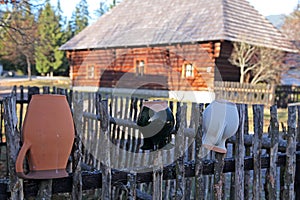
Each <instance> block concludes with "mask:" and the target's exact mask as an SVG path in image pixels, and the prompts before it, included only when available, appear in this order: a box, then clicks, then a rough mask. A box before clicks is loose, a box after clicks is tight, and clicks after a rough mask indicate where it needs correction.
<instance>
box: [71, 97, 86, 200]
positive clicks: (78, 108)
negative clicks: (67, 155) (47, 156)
mask: <svg viewBox="0 0 300 200" xmlns="http://www.w3.org/2000/svg"><path fill="white" fill-rule="evenodd" d="M73 97H74V99H73V105H74V108H73V119H74V124H75V141H74V145H73V149H72V168H73V169H72V171H73V177H72V180H73V181H72V199H74V200H81V199H82V174H81V162H82V153H83V152H82V138H83V94H82V93H78V92H75V94H74V96H73Z"/></svg>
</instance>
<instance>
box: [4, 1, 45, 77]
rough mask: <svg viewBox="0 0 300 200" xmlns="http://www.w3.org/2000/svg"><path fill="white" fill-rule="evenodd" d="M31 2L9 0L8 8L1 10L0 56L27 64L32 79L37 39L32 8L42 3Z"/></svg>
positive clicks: (15, 62) (17, 62)
mask: <svg viewBox="0 0 300 200" xmlns="http://www.w3.org/2000/svg"><path fill="white" fill-rule="evenodd" d="M31 2H33V1H30V0H20V1H11V2H10V1H9V2H7V4H8V5H7V6H6V9H4V10H3V9H2V10H0V15H1V16H2V17H1V19H0V41H1V53H0V56H1V57H2V59H6V60H9V61H10V62H11V63H14V64H15V65H19V64H20V65H24V66H27V73H28V77H29V79H30V80H31V66H32V64H33V63H34V43H35V39H36V22H35V20H34V14H33V12H32V9H38V8H39V7H40V6H41V5H42V4H33V3H31Z"/></svg>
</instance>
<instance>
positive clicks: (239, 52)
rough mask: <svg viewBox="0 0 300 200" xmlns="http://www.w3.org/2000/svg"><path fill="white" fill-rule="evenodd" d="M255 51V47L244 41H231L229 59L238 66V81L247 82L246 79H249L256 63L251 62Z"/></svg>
mask: <svg viewBox="0 0 300 200" xmlns="http://www.w3.org/2000/svg"><path fill="white" fill-rule="evenodd" d="M255 52H256V47H255V46H252V45H250V44H247V43H246V42H234V43H233V52H232V54H231V57H230V58H229V61H230V62H231V64H233V65H235V66H237V67H239V68H240V83H245V82H248V80H246V79H249V77H250V76H249V75H250V72H251V70H253V69H254V68H255V67H256V65H257V64H255V63H253V62H252V61H253V57H254V54H255Z"/></svg>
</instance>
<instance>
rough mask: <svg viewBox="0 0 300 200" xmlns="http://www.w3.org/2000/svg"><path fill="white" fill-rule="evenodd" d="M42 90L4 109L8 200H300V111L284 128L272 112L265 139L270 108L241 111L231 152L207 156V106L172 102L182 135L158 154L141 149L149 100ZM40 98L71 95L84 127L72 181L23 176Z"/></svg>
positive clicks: (9, 101) (1, 194)
mask: <svg viewBox="0 0 300 200" xmlns="http://www.w3.org/2000/svg"><path fill="white" fill-rule="evenodd" d="M40 90H41V89H40V88H36V87H32V88H29V89H28V93H26V94H24V91H23V90H22V88H21V89H17V88H15V90H14V91H13V92H12V94H11V95H10V96H8V97H6V98H5V99H4V100H3V101H2V102H1V109H2V110H1V119H3V121H2V120H1V127H2V126H4V125H5V137H2V139H1V143H2V144H5V146H6V147H7V148H6V153H7V170H8V174H7V176H5V177H2V178H1V179H0V199H8V198H11V199H24V198H26V199H29V198H36V199H51V198H58V199H59V198H61V199H64V198H65V199H70V198H72V199H197V200H198V199H272V200H273V199H300V187H299V186H300V143H299V141H300V129H299V127H300V106H290V107H288V109H287V112H288V120H287V122H286V124H287V125H286V126H285V125H282V127H280V122H279V121H278V117H277V107H276V106H275V105H274V106H271V107H270V112H269V113H270V121H269V122H268V132H264V131H263V126H264V124H263V123H264V112H263V110H264V106H263V105H253V106H252V107H250V106H248V105H245V104H238V111H239V117H240V124H239V129H238V131H237V133H236V135H235V136H233V137H231V138H229V139H228V141H227V149H228V152H227V153H226V154H220V153H216V152H211V151H205V149H204V148H202V134H203V132H202V117H203V116H202V113H203V110H204V109H205V105H203V104H196V103H183V102H169V106H170V108H171V109H172V111H173V113H174V115H175V116H176V128H175V130H176V134H174V135H173V136H172V139H171V141H170V142H171V144H172V145H171V147H170V148H169V149H165V150H161V151H158V152H155V153H154V154H152V153H153V152H150V151H142V150H141V149H140V146H141V145H142V143H143V141H142V139H141V136H140V134H141V133H140V132H139V130H138V128H137V126H136V123H135V122H136V119H137V115H138V113H139V111H140V108H141V105H142V102H143V101H144V100H143V99H138V98H135V97H121V96H120V97H117V96H109V95H108V96H105V95H103V94H100V93H80V92H72V91H68V90H64V89H57V88H53V89H52V90H51V88H47V87H44V88H43V90H42V91H40ZM39 92H42V93H59V94H64V95H67V99H68V100H69V104H70V107H71V109H72V112H73V119H74V124H75V127H76V137H75V140H74V146H73V151H72V155H71V156H70V161H69V164H68V168H67V171H68V172H69V177H66V178H60V179H53V180H23V179H20V178H18V177H17V176H16V173H15V167H14V166H15V160H16V156H17V154H18V151H19V149H20V141H21V139H20V138H21V131H20V130H21V127H22V120H23V117H24V114H25V113H26V107H27V104H28V103H29V100H30V96H31V95H32V94H36V93H39ZM27 96H28V97H27ZM17 97H18V98H17ZM249 109H252V110H253V113H254V115H253V124H250V123H249V115H248V113H249V112H248V111H249ZM17 119H18V120H17ZM250 126H251V127H252V126H253V134H252V133H251V134H250V133H249V128H250ZM2 147H3V146H1V149H3V148H2ZM2 152H3V151H2ZM0 153H1V152H0Z"/></svg>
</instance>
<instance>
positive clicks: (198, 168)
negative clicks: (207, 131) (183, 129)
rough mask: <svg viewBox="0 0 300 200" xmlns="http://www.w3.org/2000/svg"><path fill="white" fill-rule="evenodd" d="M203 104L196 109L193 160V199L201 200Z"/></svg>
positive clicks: (202, 193)
mask: <svg viewBox="0 0 300 200" xmlns="http://www.w3.org/2000/svg"><path fill="white" fill-rule="evenodd" d="M203 108H204V105H203V104H199V105H198V106H197V107H196V110H195V112H196V116H195V124H196V127H197V132H196V141H195V142H196V158H195V188H196V189H195V198H196V199H199V200H202V199H204V194H205V191H204V181H203V175H202V174H203V160H202V152H201V147H202V137H203V129H202V128H203V126H202V125H203V124H202V120H203Z"/></svg>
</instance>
